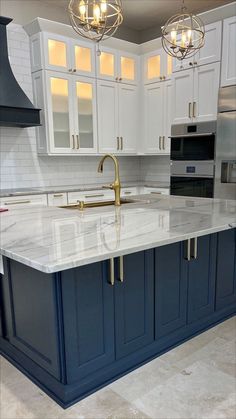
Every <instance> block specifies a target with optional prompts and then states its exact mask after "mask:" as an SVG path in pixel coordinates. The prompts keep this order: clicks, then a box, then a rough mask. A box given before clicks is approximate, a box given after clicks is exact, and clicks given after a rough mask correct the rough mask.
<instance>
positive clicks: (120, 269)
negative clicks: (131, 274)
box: [119, 256, 124, 282]
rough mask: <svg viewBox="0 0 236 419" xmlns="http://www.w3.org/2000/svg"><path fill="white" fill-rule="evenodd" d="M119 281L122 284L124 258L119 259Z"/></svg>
mask: <svg viewBox="0 0 236 419" xmlns="http://www.w3.org/2000/svg"><path fill="white" fill-rule="evenodd" d="M119 281H120V282H124V257H123V256H120V257H119Z"/></svg>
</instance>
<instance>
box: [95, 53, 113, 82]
mask: <svg viewBox="0 0 236 419" xmlns="http://www.w3.org/2000/svg"><path fill="white" fill-rule="evenodd" d="M115 64H116V63H115V54H113V53H111V52H106V51H102V52H101V54H100V55H99V75H100V76H104V77H105V78H107V77H108V78H109V79H110V78H111V79H114V78H115Z"/></svg>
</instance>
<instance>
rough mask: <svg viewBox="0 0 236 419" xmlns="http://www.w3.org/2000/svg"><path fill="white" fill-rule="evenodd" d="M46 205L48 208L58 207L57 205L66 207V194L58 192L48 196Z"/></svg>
mask: <svg viewBox="0 0 236 419" xmlns="http://www.w3.org/2000/svg"><path fill="white" fill-rule="evenodd" d="M48 205H49V206H50V207H58V206H59V205H67V193H66V192H64V193H62V192H58V193H52V194H48Z"/></svg>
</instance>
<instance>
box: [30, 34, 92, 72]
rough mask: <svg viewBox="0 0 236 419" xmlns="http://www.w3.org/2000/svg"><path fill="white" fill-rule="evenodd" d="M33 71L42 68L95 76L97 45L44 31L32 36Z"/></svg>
mask: <svg viewBox="0 0 236 419" xmlns="http://www.w3.org/2000/svg"><path fill="white" fill-rule="evenodd" d="M31 63H32V71H33V72H34V71H38V70H42V69H46V70H52V71H60V72H63V73H67V74H68V73H70V74H74V75H82V76H88V77H95V46H94V44H93V43H92V42H90V41H83V40H81V39H79V40H75V39H73V38H69V37H66V36H61V35H58V34H52V33H48V32H43V33H40V34H37V35H35V36H33V37H32V38H31Z"/></svg>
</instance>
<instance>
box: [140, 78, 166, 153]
mask: <svg viewBox="0 0 236 419" xmlns="http://www.w3.org/2000/svg"><path fill="white" fill-rule="evenodd" d="M144 94H145V134H146V135H145V139H146V144H145V151H146V152H147V153H159V154H160V153H161V152H162V143H161V137H162V136H163V130H164V124H163V122H164V121H163V118H164V94H163V84H162V83H155V84H151V85H149V86H145V93H144Z"/></svg>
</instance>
